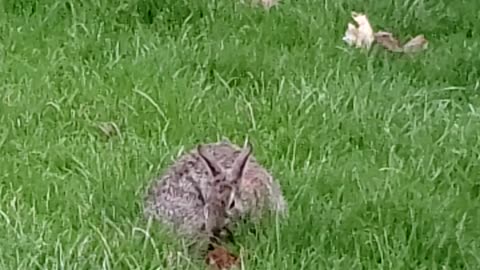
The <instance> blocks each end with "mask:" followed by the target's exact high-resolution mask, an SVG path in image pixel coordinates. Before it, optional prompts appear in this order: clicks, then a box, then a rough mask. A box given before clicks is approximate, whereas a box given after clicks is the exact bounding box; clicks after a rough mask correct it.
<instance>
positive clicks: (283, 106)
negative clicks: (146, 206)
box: [0, 0, 480, 269]
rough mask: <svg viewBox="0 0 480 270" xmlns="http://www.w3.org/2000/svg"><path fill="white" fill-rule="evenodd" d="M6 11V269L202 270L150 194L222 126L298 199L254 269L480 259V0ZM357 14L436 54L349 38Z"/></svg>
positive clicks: (137, 2) (263, 238)
mask: <svg viewBox="0 0 480 270" xmlns="http://www.w3.org/2000/svg"><path fill="white" fill-rule="evenodd" d="M0 3H1V4H2V5H1V7H2V8H1V11H2V13H1V14H0V20H1V24H0V31H1V35H0V52H1V55H0V60H1V62H0V63H1V65H0V80H1V86H0V87H1V90H0V98H1V105H0V131H1V132H0V153H1V155H0V243H1V245H0V268H1V269H100V268H101V269H202V267H203V265H202V263H201V262H198V261H195V260H192V259H191V258H189V257H188V254H185V253H182V252H180V251H181V249H179V248H180V245H179V244H178V243H176V241H174V239H171V238H168V237H166V236H165V235H163V234H161V233H158V231H159V230H158V229H157V227H158V226H156V224H152V225H151V228H150V227H149V226H148V224H146V223H145V221H144V220H143V219H142V216H141V205H142V195H143V192H144V189H145V188H146V186H147V185H148V183H149V181H150V179H152V178H153V177H155V175H157V174H159V173H160V172H161V171H162V169H163V168H165V167H166V166H167V165H168V164H169V163H170V162H171V160H172V158H174V157H175V156H176V154H177V153H178V151H180V150H181V149H183V148H190V147H193V146H194V145H195V144H196V143H198V142H207V141H213V140H217V139H218V138H219V137H222V136H225V137H229V138H230V139H231V140H233V141H235V142H237V143H239V144H241V143H243V140H244V139H245V138H247V137H248V138H249V139H250V140H251V141H252V143H253V145H254V153H255V156H256V157H257V158H258V159H259V160H261V162H262V163H263V164H265V166H266V167H267V168H269V169H271V171H272V172H273V174H274V175H275V176H276V177H277V178H278V179H279V181H280V183H281V185H282V188H283V190H284V193H285V196H286V198H287V200H288V202H289V205H290V217H289V218H288V219H287V220H284V221H282V222H279V223H276V224H275V223H274V222H273V223H268V222H267V223H268V224H272V225H271V226H263V227H261V228H260V229H259V230H257V233H255V234H254V233H249V232H248V230H240V231H239V232H237V233H236V234H237V237H236V238H237V241H238V245H237V246H236V248H237V250H238V249H240V248H241V249H243V250H244V252H245V253H246V256H245V269H479V267H480V241H479V240H478V239H480V231H479V230H478V228H479V227H480V203H479V199H480V196H479V194H480V183H479V180H480V166H479V154H480V135H479V132H478V131H479V130H480V112H479V106H480V96H479V85H480V83H479V75H480V71H479V68H480V56H479V54H478V51H479V50H480V44H479V42H480V39H479V38H478V37H479V35H480V25H479V24H478V23H477V21H478V20H477V17H478V16H479V15H480V12H479V10H480V9H479V7H480V3H478V1H476V0H460V1H445V0H435V1H433V0H432V1H428V0H423V1H422V0H419V1H393V0H390V1H383V2H382V1H373V0H364V1H353V0H352V1H347V0H338V1H327V0H316V1H313V0H306V1H289V0H285V1H284V2H283V3H282V5H280V7H279V8H277V9H274V10H271V11H270V12H265V11H264V10H262V9H252V8H249V7H247V6H244V5H242V4H240V3H237V2H235V1H226V0H225V1H215V0H196V1H189V2H187V1H185V0H175V1H173V0H158V1H153V0H152V1H149V0H119V1H115V2H114V1H106V0H89V1H68V0H66V1H53V0H44V1H34V0H30V1H29V0H19V1H13V0H3V1H1V2H0ZM352 10H356V11H365V12H367V13H368V15H369V17H370V19H371V21H372V24H373V25H374V26H375V27H377V28H380V27H379V26H381V27H382V28H383V29H386V30H389V31H394V32H395V33H397V34H398V35H399V36H401V37H402V39H403V37H404V38H405V39H406V38H408V36H412V35H416V34H419V33H424V34H425V35H426V37H427V38H428V39H429V40H430V47H429V50H428V51H426V52H424V53H421V54H419V55H417V56H415V57H405V56H398V55H392V54H389V53H386V52H383V51H381V50H374V51H373V52H372V53H370V54H365V53H362V52H359V51H356V50H352V49H349V48H346V46H345V45H344V44H343V43H342V41H341V37H342V36H343V32H344V31H345V28H346V23H347V22H348V21H350V18H349V15H350V11H352ZM109 121H111V122H113V123H115V124H116V125H117V126H118V128H119V130H120V131H121V134H120V135H118V136H113V137H111V138H106V137H105V136H103V135H102V134H101V133H99V132H98V129H97V128H96V126H97V125H98V124H99V123H102V122H109ZM147 231H150V233H148V232H147ZM177 251H178V252H177Z"/></svg>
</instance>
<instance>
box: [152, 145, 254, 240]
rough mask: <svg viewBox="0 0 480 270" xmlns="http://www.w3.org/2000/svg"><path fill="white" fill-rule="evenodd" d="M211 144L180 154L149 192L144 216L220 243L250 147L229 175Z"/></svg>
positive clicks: (197, 236) (239, 156)
mask: <svg viewBox="0 0 480 270" xmlns="http://www.w3.org/2000/svg"><path fill="white" fill-rule="evenodd" d="M207 147H208V146H205V145H198V146H197V148H196V149H195V150H193V151H190V152H189V153H186V154H184V155H183V156H181V157H180V158H179V159H178V160H177V161H176V162H175V163H174V164H173V165H171V166H170V168H168V169H167V170H166V172H165V173H164V174H163V175H162V176H161V177H160V178H159V179H157V180H156V181H154V182H153V184H152V185H151V186H150V188H149V189H148V191H147V195H146V198H145V204H144V215H145V217H146V218H153V219H156V220H159V221H161V222H163V223H164V224H166V225H168V226H169V227H170V228H172V229H174V230H176V231H177V232H179V233H180V234H182V235H185V236H188V237H193V238H201V239H202V240H205V238H208V240H209V241H212V242H217V243H218V241H219V239H220V238H222V233H223V232H226V233H227V236H231V231H230V230H229V229H228V228H227V225H228V223H229V216H231V214H230V209H231V208H233V206H234V204H233V202H234V197H235V194H237V193H238V185H237V184H236V183H240V178H241V177H242V175H243V174H244V170H245V168H246V166H245V165H246V163H247V161H248V158H249V156H250V154H251V148H246V149H244V150H243V151H242V152H241V153H240V154H239V155H238V157H237V158H236V159H235V160H234V161H233V163H232V164H231V170H230V172H229V173H228V174H227V173H226V172H225V170H224V169H223V168H222V167H220V166H219V164H218V163H217V161H216V159H215V157H214V156H212V155H211V154H210V153H209V152H208V150H207Z"/></svg>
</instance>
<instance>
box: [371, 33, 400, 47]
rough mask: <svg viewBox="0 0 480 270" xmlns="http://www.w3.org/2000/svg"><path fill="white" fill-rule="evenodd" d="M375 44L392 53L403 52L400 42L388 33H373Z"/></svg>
mask: <svg viewBox="0 0 480 270" xmlns="http://www.w3.org/2000/svg"><path fill="white" fill-rule="evenodd" d="M375 42H377V43H378V44H380V45H381V46H383V47H384V48H386V49H387V50H389V51H392V52H402V51H403V49H402V47H401V46H400V42H399V41H398V40H397V39H396V38H395V37H394V36H393V34H392V33H389V32H384V31H380V32H377V33H375Z"/></svg>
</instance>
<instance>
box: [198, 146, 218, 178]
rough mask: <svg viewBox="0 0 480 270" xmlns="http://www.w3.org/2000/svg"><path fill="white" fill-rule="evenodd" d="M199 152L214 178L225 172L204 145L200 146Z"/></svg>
mask: <svg viewBox="0 0 480 270" xmlns="http://www.w3.org/2000/svg"><path fill="white" fill-rule="evenodd" d="M197 152H198V154H199V155H200V157H201V158H202V159H203V161H204V162H205V164H206V165H207V167H208V169H209V170H210V172H211V174H212V176H213V177H217V176H219V175H221V174H222V173H223V170H222V168H221V167H220V166H219V165H218V163H217V160H216V159H215V158H214V157H213V155H212V154H210V153H209V152H208V150H207V149H206V148H205V146H204V145H201V144H200V145H198V147H197Z"/></svg>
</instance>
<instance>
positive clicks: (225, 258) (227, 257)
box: [206, 246, 239, 270]
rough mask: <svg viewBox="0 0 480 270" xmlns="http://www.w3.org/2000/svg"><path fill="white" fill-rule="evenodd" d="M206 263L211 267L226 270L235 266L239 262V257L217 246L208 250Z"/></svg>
mask: <svg viewBox="0 0 480 270" xmlns="http://www.w3.org/2000/svg"><path fill="white" fill-rule="evenodd" d="M206 263H207V264H208V265H209V266H210V267H211V269H215V270H227V269H232V268H234V267H237V266H238V264H239V258H238V257H237V256H235V255H234V254H232V253H230V252H229V251H228V250H227V249H225V248H224V247H221V246H217V247H215V248H214V249H213V250H211V251H209V252H208V254H207V258H206Z"/></svg>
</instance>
